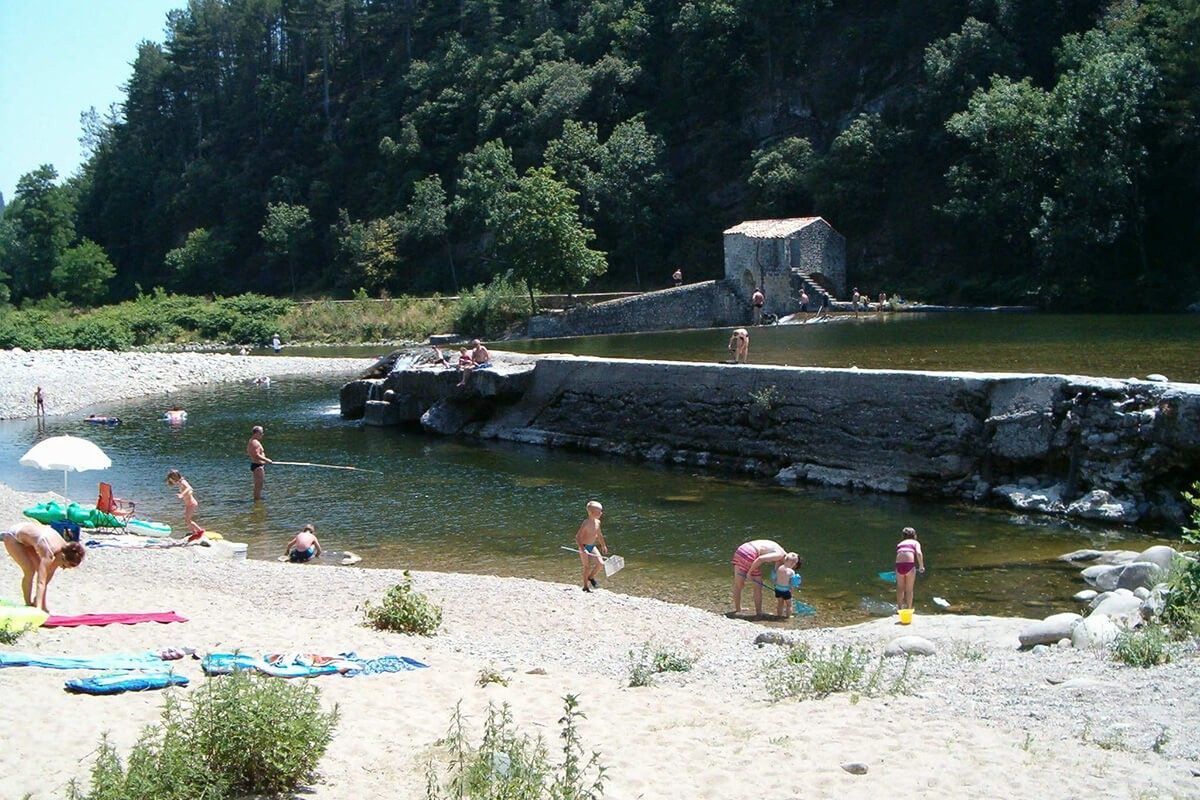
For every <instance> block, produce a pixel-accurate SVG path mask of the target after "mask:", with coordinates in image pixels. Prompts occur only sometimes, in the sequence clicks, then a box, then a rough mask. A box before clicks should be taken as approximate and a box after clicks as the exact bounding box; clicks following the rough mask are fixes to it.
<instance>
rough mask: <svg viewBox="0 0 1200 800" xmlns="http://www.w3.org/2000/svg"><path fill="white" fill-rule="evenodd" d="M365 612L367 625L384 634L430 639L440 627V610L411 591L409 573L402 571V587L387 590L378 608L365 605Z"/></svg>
mask: <svg viewBox="0 0 1200 800" xmlns="http://www.w3.org/2000/svg"><path fill="white" fill-rule="evenodd" d="M364 610H365V613H366V618H367V624H368V625H370V626H371V627H372V628H377V629H379V630H383V631H396V632H398V633H417V634H420V635H421V636H430V635H432V634H433V633H434V632H435V631H437V629H438V627H439V626H440V625H441V624H442V609H441V607H440V606H437V605H435V604H434V603H433V602H432V601H431V600H430V599H429V598H428V597H426V596H425V595H424V594H422V593H421V592H417V591H413V588H412V575H411V574H410V573H409V571H408V570H405V571H404V583H398V584H396V585H395V586H393V587H392V588H390V589H388V590H387V594H385V595H384V596H383V601H382V602H380V604H379V605H375V604H373V603H371V602H370V601H367V603H366V606H365V609H364Z"/></svg>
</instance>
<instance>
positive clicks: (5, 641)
mask: <svg viewBox="0 0 1200 800" xmlns="http://www.w3.org/2000/svg"><path fill="white" fill-rule="evenodd" d="M31 630H33V626H32V625H26V626H25V627H23V628H7V627H5V628H0V644H2V645H7V646H12V645H14V644H16V643H17V642H19V641H20V640H21V637H22V636H24V635H25V634H27V633H29V632H30V631H31Z"/></svg>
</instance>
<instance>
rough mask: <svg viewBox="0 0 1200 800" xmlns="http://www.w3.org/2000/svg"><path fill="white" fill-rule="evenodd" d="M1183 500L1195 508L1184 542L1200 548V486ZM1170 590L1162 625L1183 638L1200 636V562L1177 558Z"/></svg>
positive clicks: (1168, 584) (1196, 486)
mask: <svg viewBox="0 0 1200 800" xmlns="http://www.w3.org/2000/svg"><path fill="white" fill-rule="evenodd" d="M1183 499H1184V500H1185V501H1186V502H1187V504H1188V505H1189V506H1191V518H1192V525H1193V527H1191V528H1186V527H1185V528H1184V529H1183V540H1184V541H1185V542H1188V543H1189V544H1200V482H1196V483H1193V484H1192V491H1190V492H1184V493H1183ZM1167 586H1168V587H1169V588H1170V592H1168V594H1167V596H1166V599H1165V602H1164V604H1163V610H1162V621H1163V622H1164V623H1165V624H1167V625H1168V626H1170V627H1171V629H1172V630H1173V631H1174V632H1175V633H1176V635H1178V636H1180V637H1186V636H1197V635H1200V560H1195V561H1193V560H1192V559H1188V558H1183V557H1177V558H1176V559H1175V563H1174V564H1173V565H1172V568H1171V572H1170V574H1169V575H1168V577H1167Z"/></svg>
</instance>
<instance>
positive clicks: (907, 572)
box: [896, 528, 925, 609]
mask: <svg viewBox="0 0 1200 800" xmlns="http://www.w3.org/2000/svg"><path fill="white" fill-rule="evenodd" d="M900 533H901V535H902V536H903V537H904V538H903V539H901V540H900V543H899V544H897V545H896V608H898V609H899V608H912V607H913V584H915V583H916V581H917V572H921V573H924V572H925V554H924V553H922V552H921V543H920V542H919V541H917V531H916V529H915V528H905V529H904V530H903V531H901V532H900ZM914 569H915V570H916V571H915V572H914Z"/></svg>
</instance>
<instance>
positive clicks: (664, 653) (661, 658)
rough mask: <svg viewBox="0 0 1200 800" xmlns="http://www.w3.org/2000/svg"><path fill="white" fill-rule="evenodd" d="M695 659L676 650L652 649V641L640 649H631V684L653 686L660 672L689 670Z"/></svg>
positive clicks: (633, 685) (634, 685)
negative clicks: (655, 677)
mask: <svg viewBox="0 0 1200 800" xmlns="http://www.w3.org/2000/svg"><path fill="white" fill-rule="evenodd" d="M693 663H695V659H694V658H692V657H691V656H689V655H687V654H685V653H680V652H677V651H674V650H665V649H662V648H659V649H651V646H650V643H649V642H647V643H645V644H643V645H642V647H641V649H640V650H630V651H629V685H630V686H632V687H637V686H652V685H653V684H654V676H655V675H657V674H658V673H660V672H689V671H690V670H691V669H692V664H693Z"/></svg>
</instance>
